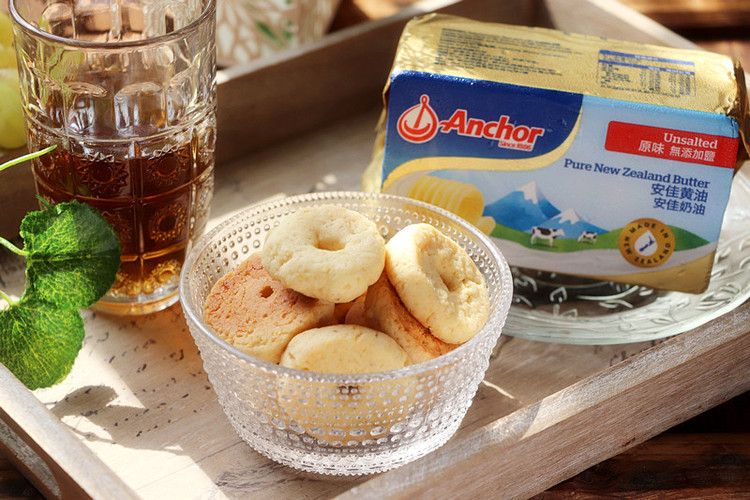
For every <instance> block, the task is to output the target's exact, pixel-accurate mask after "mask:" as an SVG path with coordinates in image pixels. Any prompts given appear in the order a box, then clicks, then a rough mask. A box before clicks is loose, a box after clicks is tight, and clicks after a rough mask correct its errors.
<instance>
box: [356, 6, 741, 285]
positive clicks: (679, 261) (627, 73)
mask: <svg viewBox="0 0 750 500" xmlns="http://www.w3.org/2000/svg"><path fill="white" fill-rule="evenodd" d="M383 95H384V103H385V109H384V113H383V115H382V117H381V120H380V123H379V126H378V137H377V139H376V143H375V150H374V155H373V161H372V163H371V165H370V166H369V167H368V168H367V170H366V172H365V174H364V176H363V189H365V190H367V191H383V192H388V193H394V194H399V195H403V196H408V197H411V198H415V199H419V200H422V201H426V202H429V203H432V204H434V205H437V206H440V207H442V208H445V209H446V210H449V211H451V212H453V213H455V214H457V215H460V216H461V217H464V218H465V219H466V220H468V221H469V222H471V223H473V224H475V225H476V226H477V227H479V228H480V229H481V230H482V231H484V232H485V233H487V234H489V235H490V236H491V237H492V238H493V239H494V241H495V242H496V243H497V245H498V246H499V247H500V248H501V250H502V251H503V253H504V254H505V256H506V258H507V259H508V261H509V262H510V263H511V265H514V266H518V267H523V268H529V269H536V270H541V271H548V272H553V273H561V274H567V275H574V276H582V277H588V278H592V279H604V280H610V281H614V282H621V283H630V284H637V285H644V286H649V287H653V288H658V289H669V290H677V291H683V292H689V293H700V292H702V291H704V290H705V289H706V287H707V286H708V281H709V278H710V271H711V268H712V265H713V258H714V253H715V251H716V247H717V241H718V238H719V231H720V228H721V223H722V219H723V216H724V212H725V210H726V205H727V202H728V199H729V194H730V190H731V184H732V179H733V176H734V173H735V172H736V170H737V169H738V168H739V166H740V165H741V164H742V163H743V162H744V161H745V160H746V159H747V146H746V142H745V136H746V134H745V132H746V130H745V129H746V127H747V123H746V113H747V95H746V90H745V82H744V73H743V70H742V68H741V67H740V65H739V63H738V62H736V61H735V60H734V59H732V58H729V57H725V56H721V55H718V54H713V53H710V52H703V51H697V50H695V51H692V50H683V49H675V48H669V47H657V46H651V45H642V44H637V43H632V42H623V41H616V40H608V39H603V38H599V37H589V36H584V35H577V34H570V33H563V32H560V31H556V30H550V29H544V28H529V27H520V26H509V25H502V24H490V23H481V22H477V21H472V20H469V19H464V18H459V17H452V16H445V15H440V14H430V15H427V16H423V17H419V18H416V19H413V20H412V21H410V22H409V23H408V24H407V26H406V28H405V29H404V32H403V34H402V37H401V40H400V43H399V46H398V49H397V53H396V56H395V61H394V65H393V69H392V71H391V75H390V78H389V80H388V82H387V83H386V86H385V90H384V94H383Z"/></svg>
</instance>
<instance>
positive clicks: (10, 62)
mask: <svg viewBox="0 0 750 500" xmlns="http://www.w3.org/2000/svg"><path fill="white" fill-rule="evenodd" d="M16 67H17V66H16V52H15V51H14V50H13V49H12V48H11V47H3V46H0V68H9V69H16Z"/></svg>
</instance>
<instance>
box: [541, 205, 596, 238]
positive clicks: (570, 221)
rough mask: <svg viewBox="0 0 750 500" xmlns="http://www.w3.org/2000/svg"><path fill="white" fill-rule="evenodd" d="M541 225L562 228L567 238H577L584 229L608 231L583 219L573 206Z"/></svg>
mask: <svg viewBox="0 0 750 500" xmlns="http://www.w3.org/2000/svg"><path fill="white" fill-rule="evenodd" d="M539 226H541V227H546V228H550V229H562V230H563V231H564V232H565V238H577V237H578V235H580V234H581V233H582V232H583V231H592V232H594V233H596V234H602V233H604V232H606V230H604V229H602V228H600V227H598V226H595V225H594V224H591V223H590V222H587V221H585V220H584V219H582V218H581V216H580V215H578V212H576V211H575V209H573V208H569V209H567V210H565V211H563V212H561V213H559V214H557V215H555V216H554V217H551V218H550V219H548V220H546V221H544V222H542V223H541V224H539Z"/></svg>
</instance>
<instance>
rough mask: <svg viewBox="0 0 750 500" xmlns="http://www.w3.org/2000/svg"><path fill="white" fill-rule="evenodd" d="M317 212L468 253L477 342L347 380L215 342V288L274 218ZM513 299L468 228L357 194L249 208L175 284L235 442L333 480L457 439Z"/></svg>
mask: <svg viewBox="0 0 750 500" xmlns="http://www.w3.org/2000/svg"><path fill="white" fill-rule="evenodd" d="M320 204H335V205H341V206H344V207H346V208H349V209H351V210H356V211H358V212H361V213H363V214H364V215H366V216H367V217H368V218H369V219H371V220H372V221H374V222H375V223H376V225H377V227H378V229H379V231H380V233H381V234H382V235H383V237H385V238H386V239H388V238H390V237H391V236H393V234H395V233H396V232H397V231H398V230H399V229H401V228H402V227H404V226H407V225H408V224H410V223H417V222H426V223H428V224H432V225H433V226H435V227H437V228H438V229H439V230H441V231H442V232H443V233H445V234H446V235H448V236H449V237H451V238H452V239H453V240H454V241H456V242H457V243H458V244H459V245H460V246H461V247H462V248H464V249H465V250H466V251H467V252H468V253H469V255H470V256H471V257H472V259H473V260H474V262H475V263H476V264H477V267H478V268H479V270H480V271H481V272H482V275H483V276H484V278H485V281H486V283H487V287H488V290H489V297H490V317H489V320H488V321H487V324H486V325H485V326H484V328H483V329H482V330H481V332H479V333H478V334H477V335H476V336H475V337H474V338H472V339H471V340H469V341H468V342H467V343H465V344H463V345H462V346H461V347H459V348H457V349H455V350H453V351H451V352H449V353H448V354H445V355H443V356H440V357H438V358H435V359H433V360H430V361H428V362H425V363H419V364H416V365H412V366H407V367H405V368H401V369H398V370H392V371H387V372H378V373H367V374H355V375H337V374H323V373H313V372H306V371H301V370H295V369H291V368H286V367H283V366H279V365H275V364H273V363H268V362H266V361H262V360H260V359H257V358H255V357H253V356H250V355H248V354H246V353H244V352H242V351H240V350H238V349H236V348H235V347H233V346H231V345H229V344H227V343H226V342H224V341H223V340H221V339H220V338H219V337H218V336H217V335H216V333H214V331H213V330H212V329H211V327H209V326H208V325H207V324H206V323H205V321H203V307H204V304H205V300H206V297H207V296H208V294H209V292H210V291H211V288H212V287H213V285H214V283H216V282H217V281H218V280H219V278H221V277H222V276H223V275H224V274H226V273H227V272H228V271H230V270H231V269H233V268H234V267H235V266H237V265H238V264H239V263H240V262H242V261H243V260H245V259H247V258H248V257H249V256H250V255H251V254H252V253H253V252H256V251H258V250H260V249H261V248H262V246H263V243H264V242H265V239H266V235H267V233H268V232H269V231H270V230H271V229H272V228H273V227H274V226H275V225H276V224H278V222H279V221H280V220H281V219H283V218H284V217H286V216H288V215H289V214H290V213H293V212H294V211H296V210H299V209H301V208H303V207H309V206H315V205H320ZM512 295H513V282H512V277H511V274H510V269H509V268H508V264H507V263H506V261H505V259H504V258H503V256H502V254H501V253H500V252H499V250H498V249H497V247H496V246H495V244H494V243H492V241H491V240H490V239H489V238H488V237H487V236H486V235H484V234H483V233H481V232H480V231H479V230H478V229H476V228H475V227H473V226H471V225H469V224H468V223H466V222H465V221H463V220H461V219H459V218H458V217H456V216H454V215H453V214H450V213H448V212H446V211H443V210H441V209H438V208H435V207H431V206H430V205H426V204H424V203H422V202H418V201H414V200H409V199H406V198H401V197H397V196H393V195H386V194H375V193H356V192H328V193H315V194H309V195H300V196H295V197H291V198H286V199H283V200H280V201H274V202H269V203H264V204H259V205H255V206H251V207H249V208H247V209H246V210H244V211H243V212H240V213H239V214H237V215H235V216H233V217H231V218H230V219H228V220H226V221H225V222H223V223H221V224H220V225H219V226H217V227H215V228H214V229H212V230H211V231H210V232H209V233H207V234H206V235H205V236H204V237H203V238H201V239H200V240H199V241H198V243H197V244H196V245H195V247H194V248H193V250H192V251H191V252H190V254H189V255H188V258H187V261H186V262H185V268H184V269H183V271H182V276H181V279H180V298H181V301H182V305H183V310H184V313H185V317H186V318H187V322H188V326H189V328H190V331H191V333H192V335H193V337H194V338H195V341H196V344H197V345H198V348H199V349H200V352H201V357H202V359H203V364H204V367H205V370H206V373H207V374H208V377H209V379H210V381H211V384H212V385H213V387H214V390H215V391H216V393H217V395H218V398H219V402H220V403H221V405H222V407H223V409H224V412H225V413H226V415H227V417H228V418H229V420H230V422H231V423H232V425H233V426H234V429H235V430H236V431H237V433H238V434H239V435H240V437H242V439H244V440H245V441H246V442H247V443H248V444H250V446H252V447H253V448H255V450H257V451H258V452H260V453H262V454H263V455H265V456H267V457H269V458H271V459H273V460H276V461H277V462H280V463H282V464H285V465H288V466H291V467H295V468H297V469H301V470H304V471H309V472H315V473H323V474H337V475H360V474H371V473H376V472H382V471H386V470H388V469H392V468H394V467H398V466H400V465H403V464H406V463H408V462H411V461H413V460H415V459H417V458H419V457H421V456H423V455H425V454H427V453H429V452H430V451H432V450H435V449H436V448H438V447H439V446H441V445H442V444H444V443H445V442H446V441H447V440H448V439H449V438H450V437H451V436H452V435H453V434H454V433H455V432H456V430H457V429H458V427H459V425H460V424H461V421H462V420H463V418H464V415H465V414H466V411H467V410H468V408H469V406H470V405H471V402H472V399H473V397H474V394H475V393H476V391H477V388H478V386H479V383H480V382H481V381H482V379H483V377H484V373H485V371H486V370H487V368H488V366H489V358H490V354H491V352H492V349H493V348H494V346H495V344H496V343H497V340H498V338H499V337H500V334H501V330H502V328H503V325H504V323H505V318H506V316H507V314H508V310H509V308H510V303H511V298H512Z"/></svg>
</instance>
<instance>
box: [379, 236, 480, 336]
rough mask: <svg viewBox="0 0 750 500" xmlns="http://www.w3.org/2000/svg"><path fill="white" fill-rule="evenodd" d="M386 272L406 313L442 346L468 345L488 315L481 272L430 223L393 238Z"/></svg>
mask: <svg viewBox="0 0 750 500" xmlns="http://www.w3.org/2000/svg"><path fill="white" fill-rule="evenodd" d="M385 271H386V273H387V275H388V279H389V280H390V282H391V283H392V284H393V287H394V288H395V289H396V291H397V292H398V295H399V297H400V298H401V300H402V301H403V303H404V305H405V306H406V308H407V309H408V310H409V312H410V313H411V314H412V315H413V316H414V317H415V318H417V320H419V322H420V323H422V324H423V325H424V326H426V327H427V328H429V329H430V332H431V333H432V334H433V335H434V336H435V337H437V338H439V339H440V340H442V341H444V342H447V343H449V344H462V343H464V342H466V341H467V340H469V339H470V338H472V337H473V336H474V335H476V334H477V333H478V332H479V331H480V330H481V329H482V327H483V326H484V324H485V322H486V321H487V318H488V317H489V309H490V307H489V295H488V292H487V287H486V285H485V283H484V277H483V276H482V273H481V272H480V271H479V269H478V268H477V266H476V264H474V261H472V260H471V257H469V255H468V254H467V253H466V251H464V250H463V249H462V248H461V247H459V246H458V244H457V243H456V242H454V241H453V240H451V239H450V238H449V237H448V236H446V235H445V234H443V233H442V232H440V231H439V230H438V229H436V228H435V227H433V226H431V225H429V224H412V225H410V226H406V227H405V228H403V229H402V230H400V231H399V232H398V233H396V234H395V235H394V236H393V238H391V240H390V241H389V242H388V243H387V244H386V262H385Z"/></svg>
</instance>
